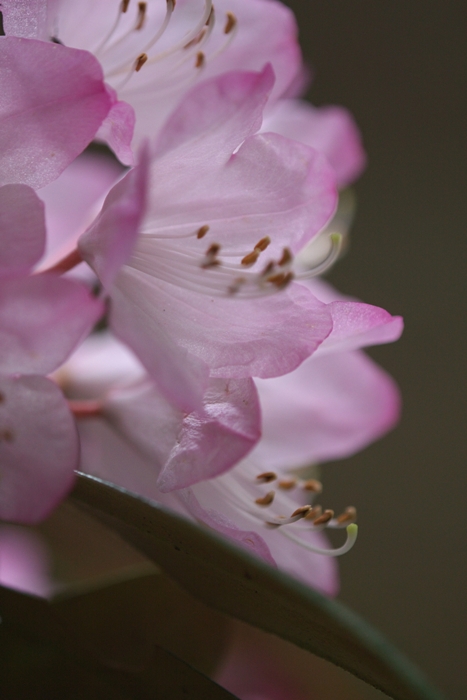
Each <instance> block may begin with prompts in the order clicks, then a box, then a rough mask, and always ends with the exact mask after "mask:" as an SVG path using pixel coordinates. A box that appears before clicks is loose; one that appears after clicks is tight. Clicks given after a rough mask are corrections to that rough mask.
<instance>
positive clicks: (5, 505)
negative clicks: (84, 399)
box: [0, 376, 79, 523]
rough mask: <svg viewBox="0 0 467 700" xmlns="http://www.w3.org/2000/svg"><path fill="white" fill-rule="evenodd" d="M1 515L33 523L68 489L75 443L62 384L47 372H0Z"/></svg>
mask: <svg viewBox="0 0 467 700" xmlns="http://www.w3.org/2000/svg"><path fill="white" fill-rule="evenodd" d="M0 393H1V398H2V401H1V403H0V426H1V437H2V439H1V440H0V519H2V520H10V521H13V522H22V523H35V522H38V521H39V520H42V519H43V518H45V517H47V515H48V514H49V513H50V512H51V510H52V509H53V508H54V507H55V506H56V505H57V503H58V502H59V501H60V499H62V498H63V497H64V496H65V495H66V494H67V492H68V491H69V490H70V488H71V486H72V484H73V479H74V469H75V468H76V467H77V466H78V458H79V445H78V435H77V432H76V427H75V423H74V420H73V417H72V415H71V413H70V410H69V409H68V406H67V403H66V401H65V399H64V397H63V395H62V393H61V391H60V389H59V388H58V387H57V386H56V385H55V384H54V383H53V382H51V381H50V380H49V379H46V378H45V377H38V376H29V377H24V376H23V377H0Z"/></svg>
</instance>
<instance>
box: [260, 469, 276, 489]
mask: <svg viewBox="0 0 467 700" xmlns="http://www.w3.org/2000/svg"><path fill="white" fill-rule="evenodd" d="M256 478H257V480H258V481H262V482H263V483H265V484H267V483H269V482H270V481H275V479H277V474H276V473H275V472H263V473H262V474H258V476H257V477H256ZM279 486H280V484H279Z"/></svg>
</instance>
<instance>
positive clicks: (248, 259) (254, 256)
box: [240, 250, 260, 267]
mask: <svg viewBox="0 0 467 700" xmlns="http://www.w3.org/2000/svg"><path fill="white" fill-rule="evenodd" d="M259 253H260V251H259V250H253V251H252V252H251V253H248V255H245V257H244V258H242V260H241V261H240V262H241V264H242V265H245V267H248V266H249V265H254V264H255V262H256V261H257V260H258V257H259Z"/></svg>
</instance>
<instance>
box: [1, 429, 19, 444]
mask: <svg viewBox="0 0 467 700" xmlns="http://www.w3.org/2000/svg"><path fill="white" fill-rule="evenodd" d="M14 438H15V436H14V435H13V432H12V431H11V430H9V429H8V428H6V429H5V430H2V432H1V433H0V442H1V441H2V440H3V441H4V442H13V440H14Z"/></svg>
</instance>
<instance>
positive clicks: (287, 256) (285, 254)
mask: <svg viewBox="0 0 467 700" xmlns="http://www.w3.org/2000/svg"><path fill="white" fill-rule="evenodd" d="M292 260H293V256H292V253H291V252H290V250H289V248H284V250H283V251H282V257H281V259H280V260H279V262H278V263H277V264H278V265H280V267H284V266H285V265H288V264H289V263H291V262H292Z"/></svg>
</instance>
